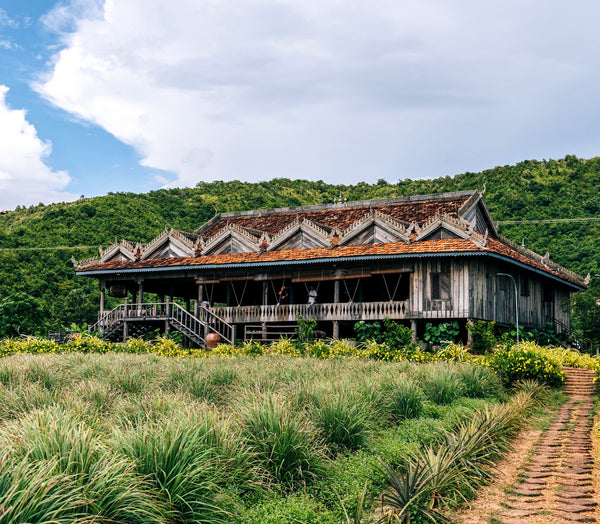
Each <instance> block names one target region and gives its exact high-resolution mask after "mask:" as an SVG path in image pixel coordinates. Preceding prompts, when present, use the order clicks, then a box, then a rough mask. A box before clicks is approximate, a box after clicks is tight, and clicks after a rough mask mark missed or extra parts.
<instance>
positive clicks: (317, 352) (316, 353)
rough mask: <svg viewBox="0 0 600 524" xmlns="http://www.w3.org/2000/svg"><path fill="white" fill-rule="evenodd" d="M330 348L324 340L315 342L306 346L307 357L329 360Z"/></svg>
mask: <svg viewBox="0 0 600 524" xmlns="http://www.w3.org/2000/svg"><path fill="white" fill-rule="evenodd" d="M329 352H330V347H329V345H328V344H327V343H326V342H325V341H323V340H315V341H314V342H311V343H310V344H307V345H306V355H307V356H309V357H313V358H329Z"/></svg>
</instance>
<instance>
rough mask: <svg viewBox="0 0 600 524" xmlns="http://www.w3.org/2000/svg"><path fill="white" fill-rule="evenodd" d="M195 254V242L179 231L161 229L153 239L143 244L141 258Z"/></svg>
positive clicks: (189, 255)
mask: <svg viewBox="0 0 600 524" xmlns="http://www.w3.org/2000/svg"><path fill="white" fill-rule="evenodd" d="M194 254H195V244H194V242H192V240H190V239H189V238H187V237H186V236H185V235H184V234H183V233H182V232H181V231H177V230H176V229H171V230H170V231H166V230H165V231H163V232H162V233H161V234H160V235H159V236H157V237H156V238H155V239H154V240H152V241H151V242H149V243H148V244H146V245H145V246H143V248H142V256H141V259H142V260H147V259H149V258H170V257H191V256H194Z"/></svg>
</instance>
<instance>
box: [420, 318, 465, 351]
mask: <svg viewBox="0 0 600 524" xmlns="http://www.w3.org/2000/svg"><path fill="white" fill-rule="evenodd" d="M459 333H460V330H459V326H458V322H456V320H455V321H454V322H443V323H441V324H438V325H437V326H434V325H433V324H432V323H431V322H427V324H425V335H423V340H425V342H429V343H430V344H433V345H434V346H438V345H440V344H441V343H442V342H453V341H454V340H455V339H456V337H457V336H458V334H459Z"/></svg>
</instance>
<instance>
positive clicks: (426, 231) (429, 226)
mask: <svg viewBox="0 0 600 524" xmlns="http://www.w3.org/2000/svg"><path fill="white" fill-rule="evenodd" d="M412 228H413V229H414V230H415V233H416V236H415V238H414V241H415V242H421V241H425V240H436V239H443V238H463V239H465V240H471V241H472V242H475V243H476V244H478V245H480V246H482V247H485V245H486V244H487V239H488V231H485V233H484V234H482V233H480V232H479V231H476V230H475V227H474V224H473V223H469V222H467V221H465V220H463V219H461V218H454V217H452V216H448V215H443V216H436V217H433V218H432V219H430V220H429V221H427V222H426V223H425V224H423V225H422V226H420V227H419V226H417V225H413V226H412Z"/></svg>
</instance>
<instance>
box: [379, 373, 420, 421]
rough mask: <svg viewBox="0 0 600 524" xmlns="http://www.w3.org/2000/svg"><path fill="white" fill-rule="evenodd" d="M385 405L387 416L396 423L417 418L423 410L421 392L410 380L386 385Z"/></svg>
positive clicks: (414, 382)
mask: <svg viewBox="0 0 600 524" xmlns="http://www.w3.org/2000/svg"><path fill="white" fill-rule="evenodd" d="M384 389H385V395H386V401H387V402H386V404H387V406H386V407H387V409H388V412H389V416H390V418H391V419H392V420H394V421H396V422H398V421H400V420H404V419H408V418H417V417H418V416H419V415H420V414H421V411H422V410H423V400H424V395H423V390H422V389H421V387H420V386H419V384H417V382H416V381H415V380H413V379H411V378H408V377H407V378H403V379H402V380H401V381H399V382H396V383H392V384H389V385H387V386H386V387H385V388H384Z"/></svg>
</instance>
